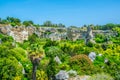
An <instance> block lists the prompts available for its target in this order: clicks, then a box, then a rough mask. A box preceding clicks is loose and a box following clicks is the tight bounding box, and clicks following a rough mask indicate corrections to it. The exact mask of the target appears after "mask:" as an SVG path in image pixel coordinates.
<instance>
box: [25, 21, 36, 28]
mask: <svg viewBox="0 0 120 80" xmlns="http://www.w3.org/2000/svg"><path fill="white" fill-rule="evenodd" d="M33 24H34V23H33V21H23V25H25V26H26V27H27V26H31V25H33Z"/></svg>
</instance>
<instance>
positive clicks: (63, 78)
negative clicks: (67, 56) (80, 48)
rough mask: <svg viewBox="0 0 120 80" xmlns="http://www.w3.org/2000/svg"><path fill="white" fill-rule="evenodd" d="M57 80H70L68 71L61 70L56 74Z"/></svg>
mask: <svg viewBox="0 0 120 80" xmlns="http://www.w3.org/2000/svg"><path fill="white" fill-rule="evenodd" d="M55 78H56V80H68V78H69V75H68V73H67V72H66V71H64V70H61V71H59V72H58V73H57V74H56V75H55Z"/></svg>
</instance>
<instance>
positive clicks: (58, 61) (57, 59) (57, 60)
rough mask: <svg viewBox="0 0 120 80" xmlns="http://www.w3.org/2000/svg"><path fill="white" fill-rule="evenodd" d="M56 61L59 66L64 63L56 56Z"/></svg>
mask: <svg viewBox="0 0 120 80" xmlns="http://www.w3.org/2000/svg"><path fill="white" fill-rule="evenodd" d="M54 60H55V62H57V63H58V64H61V63H62V62H61V61H60V58H59V57H58V56H56V57H55V58H54Z"/></svg>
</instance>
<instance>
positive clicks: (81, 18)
mask: <svg viewBox="0 0 120 80" xmlns="http://www.w3.org/2000/svg"><path fill="white" fill-rule="evenodd" d="M7 16H12V17H17V18H20V19H21V20H22V21H23V20H33V21H34V22H35V23H38V24H42V23H43V22H45V21H46V20H50V21H52V22H53V23H63V24H65V25H67V26H70V25H75V26H78V27H79V26H82V25H84V24H102V25H103V24H106V23H117V24H119V23H120V0H0V17H1V18H6V17H7Z"/></svg>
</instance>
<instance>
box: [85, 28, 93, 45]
mask: <svg viewBox="0 0 120 80" xmlns="http://www.w3.org/2000/svg"><path fill="white" fill-rule="evenodd" d="M89 42H91V43H95V41H94V40H93V34H92V29H91V27H90V26H89V27H88V28H87V34H86V37H85V44H86V45H87V44H88V43H89Z"/></svg>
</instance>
